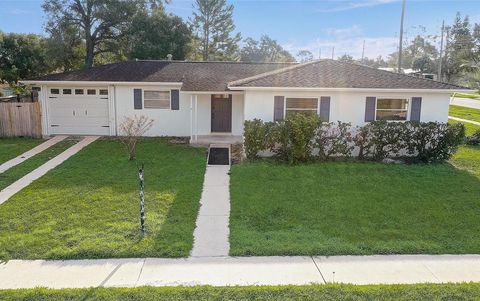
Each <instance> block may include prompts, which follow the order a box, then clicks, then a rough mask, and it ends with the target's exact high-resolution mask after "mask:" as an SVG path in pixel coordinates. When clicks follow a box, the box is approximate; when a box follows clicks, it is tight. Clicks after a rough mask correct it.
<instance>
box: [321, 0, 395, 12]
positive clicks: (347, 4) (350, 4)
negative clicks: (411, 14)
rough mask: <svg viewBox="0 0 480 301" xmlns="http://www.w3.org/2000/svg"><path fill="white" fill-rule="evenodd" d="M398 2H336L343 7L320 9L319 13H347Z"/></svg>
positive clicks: (393, 0)
mask: <svg viewBox="0 0 480 301" xmlns="http://www.w3.org/2000/svg"><path fill="white" fill-rule="evenodd" d="M397 1H400V0H364V1H334V2H337V3H341V5H338V6H335V7H332V8H326V9H319V10H317V11H318V12H321V13H330V12H340V11H346V10H351V9H357V8H364V7H373V6H378V5H383V4H388V3H392V2H397Z"/></svg>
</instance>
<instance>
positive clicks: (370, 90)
mask: <svg viewBox="0 0 480 301" xmlns="http://www.w3.org/2000/svg"><path fill="white" fill-rule="evenodd" d="M228 89H230V90H233V91H319V92H322V91H325V92H405V93H415V92H424V93H425V92H428V93H439V94H445V93H448V94H450V93H460V92H475V91H476V90H472V89H394V88H321V87H242V86H239V87H235V86H233V87H232V86H228Z"/></svg>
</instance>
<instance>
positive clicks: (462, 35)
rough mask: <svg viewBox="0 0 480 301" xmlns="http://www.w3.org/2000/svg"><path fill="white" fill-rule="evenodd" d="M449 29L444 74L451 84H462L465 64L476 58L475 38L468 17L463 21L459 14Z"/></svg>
mask: <svg viewBox="0 0 480 301" xmlns="http://www.w3.org/2000/svg"><path fill="white" fill-rule="evenodd" d="M448 29H449V38H448V40H447V47H446V48H445V58H444V62H443V68H442V70H443V72H444V75H445V77H446V79H447V81H449V82H461V77H462V73H463V72H464V71H465V68H464V67H463V66H462V65H464V64H465V62H470V61H472V60H473V58H474V38H473V37H472V32H471V26H470V21H469V18H468V16H465V17H464V18H463V19H462V17H461V15H460V13H457V15H456V17H455V21H454V23H453V25H452V26H451V27H449V28H448Z"/></svg>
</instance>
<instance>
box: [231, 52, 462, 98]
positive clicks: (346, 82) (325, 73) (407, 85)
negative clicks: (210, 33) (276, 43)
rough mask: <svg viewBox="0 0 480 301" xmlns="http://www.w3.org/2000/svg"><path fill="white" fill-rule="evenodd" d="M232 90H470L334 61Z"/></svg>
mask: <svg viewBox="0 0 480 301" xmlns="http://www.w3.org/2000/svg"><path fill="white" fill-rule="evenodd" d="M229 86H230V87H307V88H370V89H455V90H459V89H468V88H465V87H461V86H457V85H452V84H447V83H443V82H439V81H434V80H430V79H424V78H418V77H413V76H409V75H404V74H399V73H393V72H389V71H384V70H379V69H375V68H371V67H367V66H363V65H359V64H355V63H348V62H342V61H336V60H330V59H324V60H318V61H313V62H309V63H305V64H298V65H295V66H290V67H287V68H284V69H279V70H275V71H271V72H268V73H265V74H260V75H257V76H253V77H250V78H245V79H241V80H237V81H234V82H230V84H229Z"/></svg>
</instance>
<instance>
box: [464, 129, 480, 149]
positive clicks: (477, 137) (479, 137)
mask: <svg viewBox="0 0 480 301" xmlns="http://www.w3.org/2000/svg"><path fill="white" fill-rule="evenodd" d="M466 143H467V144H469V145H479V144H480V129H479V130H476V131H475V133H473V135H471V136H468V137H467V139H466Z"/></svg>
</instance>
